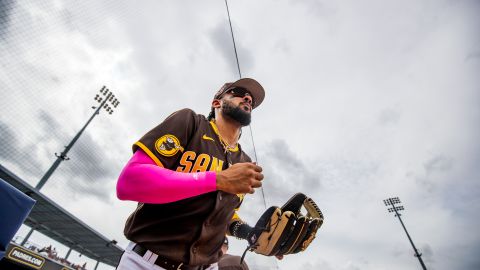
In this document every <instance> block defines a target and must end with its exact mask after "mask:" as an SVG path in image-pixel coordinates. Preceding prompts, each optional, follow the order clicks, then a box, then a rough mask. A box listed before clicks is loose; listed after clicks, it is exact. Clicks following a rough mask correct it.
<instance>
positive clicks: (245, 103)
mask: <svg viewBox="0 0 480 270" xmlns="http://www.w3.org/2000/svg"><path fill="white" fill-rule="evenodd" d="M222 101H223V102H222V112H223V114H224V115H225V116H227V117H229V118H231V119H233V120H235V121H237V122H238V123H240V125H242V126H248V125H250V122H251V120H252V119H251V118H252V115H251V112H252V104H253V99H252V97H251V96H250V94H249V93H248V92H244V93H240V92H233V91H228V92H227V93H225V95H224V96H223V98H222Z"/></svg>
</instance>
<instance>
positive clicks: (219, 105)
mask: <svg viewBox="0 0 480 270" xmlns="http://www.w3.org/2000/svg"><path fill="white" fill-rule="evenodd" d="M221 106H222V104H221V103H220V100H219V99H214V100H213V101H212V107H213V108H215V109H218V108H220V107H221Z"/></svg>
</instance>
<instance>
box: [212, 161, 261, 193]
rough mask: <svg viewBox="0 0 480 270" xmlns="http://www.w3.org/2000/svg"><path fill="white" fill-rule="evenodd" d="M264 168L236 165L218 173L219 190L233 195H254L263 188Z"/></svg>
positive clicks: (243, 164)
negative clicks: (256, 189)
mask: <svg viewBox="0 0 480 270" xmlns="http://www.w3.org/2000/svg"><path fill="white" fill-rule="evenodd" d="M262 180H263V174H262V167H260V166H258V165H256V164H255V163H251V162H246V163H236V164H233V165H232V166H231V167H230V168H228V169H226V170H224V171H221V172H218V173H217V190H223V191H225V192H228V193H232V194H240V193H254V192H255V188H259V187H261V186H262V182H261V181H262Z"/></svg>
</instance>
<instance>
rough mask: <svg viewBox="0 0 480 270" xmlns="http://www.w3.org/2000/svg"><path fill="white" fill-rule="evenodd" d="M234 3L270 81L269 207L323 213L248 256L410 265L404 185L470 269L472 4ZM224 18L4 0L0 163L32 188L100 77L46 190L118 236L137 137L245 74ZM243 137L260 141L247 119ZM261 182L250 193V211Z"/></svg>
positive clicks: (253, 67) (245, 60)
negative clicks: (390, 203) (289, 252)
mask: <svg viewBox="0 0 480 270" xmlns="http://www.w3.org/2000/svg"><path fill="white" fill-rule="evenodd" d="M229 7H230V13H231V16H232V24H233V29H234V33H235V39H236V42H237V49H238V56H239V60H240V66H241V70H242V75H243V76H244V77H252V78H255V79H257V80H258V81H259V82H261V83H262V85H263V86H264V87H265V89H266V99H265V102H264V103H263V104H262V106H260V107H259V108H258V109H257V110H255V111H254V114H253V122H252V125H251V127H252V131H253V134H252V135H253V139H254V142H255V147H256V150H257V156H258V162H259V164H260V165H262V166H263V168H264V172H265V175H266V177H265V180H264V193H265V197H266V202H267V205H281V204H283V203H284V202H285V201H286V200H287V199H288V198H289V197H290V196H291V195H292V194H293V193H295V192H304V193H305V194H307V195H308V196H310V197H312V198H314V199H315V201H316V202H317V204H318V205H319V207H320V208H321V209H322V211H323V212H324V214H325V224H324V226H323V227H322V228H321V229H320V231H319V233H318V235H317V239H316V240H315V241H314V242H313V244H312V246H311V247H310V248H309V249H308V250H307V251H306V252H304V253H301V254H298V255H293V256H287V257H286V258H285V259H284V260H282V261H278V262H277V261H275V260H274V259H271V258H264V257H261V256H260V255H256V254H253V253H250V254H248V255H247V262H248V263H249V264H250V266H251V269H276V268H277V267H278V269H282V270H285V269H325V270H333V269H340V270H357V269H368V270H373V269H420V265H419V263H418V260H417V259H416V258H415V257H414V256H413V250H412V248H411V246H410V243H409V242H408V239H407V237H406V235H405V233H404V232H403V231H402V228H401V225H400V223H399V221H398V220H397V219H396V218H394V217H393V215H392V214H389V213H388V212H387V208H386V207H385V206H384V205H383V199H386V198H389V197H396V196H398V197H400V199H401V200H402V205H403V206H404V207H405V211H404V212H403V215H402V217H403V218H404V222H405V225H406V226H407V229H408V230H409V233H410V235H411V236H412V238H413V240H414V242H415V244H416V246H417V248H418V249H419V250H420V252H421V253H423V256H422V258H423V260H424V261H425V264H426V265H427V268H428V269H479V268H480V259H479V257H478V254H479V252H480V234H479V233H478V229H475V228H478V227H479V226H480V219H479V214H478V213H480V196H479V193H480V182H479V180H480V179H479V178H480V169H479V166H478V164H479V163H480V140H479V139H478V138H479V136H480V128H479V127H480V124H479V123H480V76H478V74H479V69H480V17H479V16H478V14H479V12H480V2H479V1H473V0H472V1H463V0H457V1H452V0H437V1H432V0H417V1H413V0H412V1H378V0H369V1H320V0H303V1H293V0H270V1H253V0H245V1H230V2H229ZM229 31H230V30H229V26H228V20H227V16H226V9H225V3H224V1H221V0H215V1H213V0H208V1H193V0H189V1H187V0H184V1H159V0H157V1H153V0H147V1H141V3H139V2H138V1H136V2H135V3H134V1H92V0H87V1H54V0H52V1H47V0H45V1H44V0H42V1H15V0H0V64H1V68H0V94H1V99H0V115H1V117H0V162H1V164H2V165H3V166H5V167H7V168H8V169H10V170H12V171H13V172H15V173H17V174H18V175H19V176H20V177H22V178H23V179H25V181H27V182H28V183H30V184H32V185H36V183H37V182H38V180H39V179H40V178H41V176H42V175H43V173H44V172H45V171H46V170H47V169H48V167H49V166H50V164H51V163H52V162H53V161H54V159H55V156H54V153H55V152H60V151H62V150H63V146H64V145H66V144H68V142H69V141H70V139H71V138H73V136H74V135H75V133H76V132H77V131H78V130H79V129H80V128H81V127H82V125H83V124H84V123H85V122H86V120H87V119H88V118H89V117H90V115H91V114H92V113H93V110H92V109H91V106H94V105H95V101H93V97H94V96H95V94H96V92H97V91H98V90H99V89H100V88H101V86H102V85H107V86H108V87H109V88H110V89H111V90H112V91H113V92H114V93H115V95H116V97H118V99H119V100H120V106H119V107H118V108H117V109H116V110H115V112H114V113H113V114H112V115H107V114H105V113H102V114H101V115H100V116H99V117H97V118H96V119H95V120H94V121H93V122H92V124H91V125H90V126H89V127H88V129H87V130H86V132H85V133H84V134H83V135H82V137H81V138H80V140H79V141H78V142H77V144H76V145H75V146H74V147H73V149H72V150H71V152H70V153H69V156H70V158H71V160H70V161H67V162H63V163H62V165H61V166H60V167H59V169H58V170H57V172H56V173H55V174H54V175H53V176H52V177H51V178H50V180H49V182H48V183H47V184H46V185H45V187H44V188H43V189H42V192H44V193H45V194H46V195H47V196H49V197H50V198H52V199H54V200H55V201H57V202H58V203H60V204H61V205H62V206H64V207H65V208H66V209H67V210H68V211H71V212H72V213H73V214H75V215H76V216H78V217H79V218H80V219H82V220H83V221H84V222H85V223H87V224H88V225H90V226H92V227H94V228H95V229H96V230H97V231H99V232H101V233H102V234H104V235H105V236H106V237H108V238H113V239H116V240H117V241H119V244H120V245H121V246H123V247H125V246H126V244H127V240H126V239H125V238H124V237H123V235H122V231H123V225H124V221H125V219H126V217H127V216H128V215H129V214H130V212H131V211H132V210H133V209H134V208H135V203H133V202H121V201H118V200H117V199H116V196H115V183H116V177H117V176H118V174H119V172H120V170H121V168H122V166H123V164H124V163H125V162H126V161H127V160H128V159H129V157H130V155H131V150H130V147H131V144H132V143H133V142H135V141H136V140H137V139H138V138H139V137H140V136H142V134H144V133H145V132H146V131H148V130H149V129H150V128H152V127H153V126H155V125H157V124H158V123H159V122H160V121H162V120H163V119H164V118H165V117H166V116H168V115H169V114H170V113H171V112H173V111H175V110H178V109H181V108H185V107H188V108H191V109H193V110H195V111H196V112H198V113H202V114H207V113H208V111H209V105H210V102H211V99H212V96H213V94H214V93H215V91H216V90H217V89H218V88H219V87H220V86H221V85H222V84H223V83H224V82H227V81H232V80H235V79H237V78H238V73H237V70H236V63H235V56H234V51H233V46H232V41H231V36H230V32H229ZM242 145H243V146H244V149H245V150H246V151H247V153H249V154H250V155H251V156H254V153H253V147H252V145H253V144H252V141H251V136H250V129H248V128H247V129H245V130H244V136H243V137H242ZM260 194H261V192H260V191H258V192H257V193H255V194H254V195H252V196H249V197H247V200H246V202H245V204H244V205H243V206H242V209H241V212H240V214H241V216H242V217H243V218H244V219H245V220H246V221H248V222H250V223H255V221H256V219H257V218H258V217H259V216H260V214H261V213H262V212H263V210H264V207H263V201H262V198H261V195H260ZM27 231H28V228H25V227H22V229H21V230H20V232H19V235H20V236H21V235H25V234H26V232H27ZM31 240H32V241H33V242H36V243H38V244H39V245H44V244H47V243H49V240H48V239H45V237H43V236H42V235H40V234H34V235H33V236H32V239H31ZM57 246H58V249H59V250H61V251H62V252H65V253H66V250H67V248H65V247H62V246H61V245H60V244H57ZM244 248H245V243H244V242H242V241H236V240H235V241H234V245H233V247H232V249H231V251H232V252H233V253H235V254H239V253H241V252H242V250H243V249H244ZM71 257H72V260H78V261H79V262H83V261H85V258H84V257H78V253H77V255H73V256H71ZM93 265H94V262H90V261H89V264H88V266H89V267H92V266H93ZM100 268H102V269H110V268H108V267H106V266H102V267H100Z"/></svg>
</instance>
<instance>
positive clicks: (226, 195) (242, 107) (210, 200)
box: [117, 78, 265, 270]
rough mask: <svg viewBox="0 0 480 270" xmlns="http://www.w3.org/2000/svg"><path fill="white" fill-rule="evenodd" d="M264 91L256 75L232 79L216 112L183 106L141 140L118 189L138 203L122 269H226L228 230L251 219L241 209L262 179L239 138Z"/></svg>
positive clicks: (121, 195) (128, 229) (130, 222)
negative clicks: (220, 263) (220, 262)
mask: <svg viewBox="0 0 480 270" xmlns="http://www.w3.org/2000/svg"><path fill="white" fill-rule="evenodd" d="M264 97H265V91H264V89H263V87H262V86H261V85H260V84H259V83H258V82H257V81H256V80H254V79H250V78H243V79H240V80H238V81H235V82H233V83H226V84H225V85H223V87H222V88H221V89H220V90H219V91H218V92H217V93H216V94H215V96H214V98H213V101H212V103H211V112H210V114H209V116H208V117H205V116H203V115H200V114H196V113H195V112H193V111H192V110H190V109H182V110H179V111H177V112H174V113H173V114H171V115H170V116H169V117H167V118H166V119H165V120H164V121H163V122H162V123H161V124H159V125H158V126H156V127H155V128H153V129H152V130H150V131H149V132H148V133H146V134H145V135H144V136H143V137H142V138H141V139H140V140H138V141H137V142H136V143H135V144H134V145H133V153H134V154H133V156H132V158H131V159H130V160H129V161H128V163H127V164H126V166H125V167H124V169H123V170H122V173H121V174H120V176H119V179H118V183H117V196H118V198H119V199H121V200H131V201H136V202H138V206H137V208H136V210H135V211H134V212H133V213H132V214H131V215H130V216H129V218H128V219H127V221H126V224H125V229H124V234H125V236H126V237H127V239H129V240H130V241H131V242H130V243H129V244H128V246H127V248H126V250H125V252H124V254H123V255H122V258H121V260H120V262H119V264H118V267H117V269H119V270H127V269H128V270H132V269H133V270H135V269H183V270H200V269H202V270H203V269H209V270H214V269H218V264H217V262H218V260H219V257H220V256H221V255H222V252H221V246H222V244H223V241H224V239H225V234H226V233H228V234H233V235H237V234H239V233H238V232H237V231H239V230H240V231H241V230H242V228H243V226H246V224H244V223H243V222H241V219H240V218H239V216H238V215H237V214H236V211H237V209H238V207H239V206H240V204H241V202H242V199H243V196H244V194H246V193H254V190H255V188H258V187H260V186H261V185H262V183H261V181H262V180H263V174H262V168H261V167H260V166H258V165H256V164H255V163H252V162H251V159H250V157H248V156H247V155H246V154H245V153H244V152H243V151H242V148H241V146H240V145H239V144H238V139H239V137H240V135H241V128H242V127H243V126H247V125H249V124H250V120H251V113H252V110H253V109H255V108H256V107H258V106H259V105H260V104H261V103H262V101H263V99H264ZM232 224H234V226H232ZM232 230H234V231H235V233H232Z"/></svg>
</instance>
